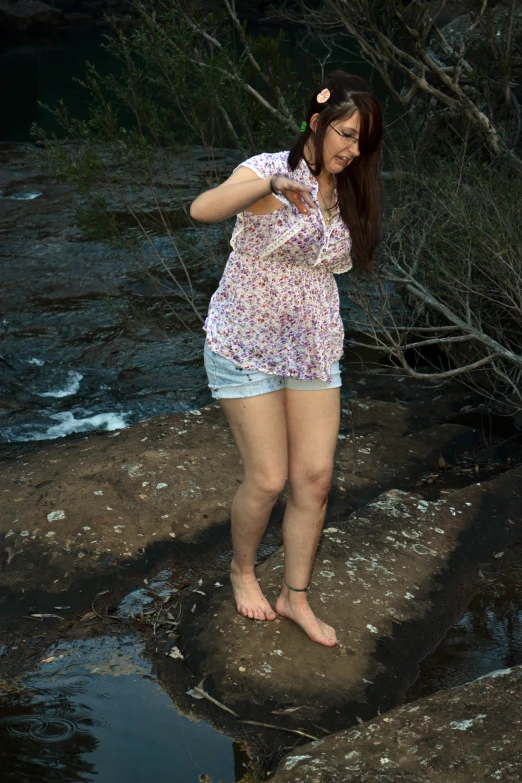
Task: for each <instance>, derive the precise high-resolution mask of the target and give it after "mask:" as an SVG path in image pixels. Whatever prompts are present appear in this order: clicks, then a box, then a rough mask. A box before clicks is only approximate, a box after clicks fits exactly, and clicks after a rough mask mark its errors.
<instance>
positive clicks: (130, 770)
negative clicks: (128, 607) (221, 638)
mask: <svg viewBox="0 0 522 783" xmlns="http://www.w3.org/2000/svg"><path fill="white" fill-rule="evenodd" d="M141 652H142V645H141V644H140V643H138V642H137V641H136V639H135V638H133V637H129V636H127V637H120V638H114V637H110V638H102V639H90V640H81V641H75V642H72V643H68V644H66V645H63V644H62V645H59V646H57V647H54V648H51V649H50V650H48V651H47V653H46V655H45V657H44V659H43V661H42V662H41V664H40V666H39V668H38V670H37V671H35V672H32V673H31V674H29V675H28V676H26V677H24V678H23V679H21V680H20V681H19V682H11V683H9V684H7V683H1V682H0V781H1V783H8V782H9V783H14V781H16V783H36V781H38V782H39V783H41V781H42V780H43V779H45V781H46V783H77V782H79V781H82V783H83V782H84V781H85V782H87V781H97V783H117V782H118V781H125V782H126V783H145V782H147V783H150V781H151V780H154V781H158V782H160V781H167V780H168V781H169V782H170V781H173V782H174V781H175V783H197V781H198V779H199V776H200V775H202V774H207V775H209V776H210V777H211V778H212V779H213V780H215V781H220V780H221V781H223V783H232V781H234V780H235V774H234V748H233V744H232V742H231V741H230V740H229V739H228V738H227V737H225V736H223V735H222V734H219V733H218V732H216V731H215V730H214V729H213V728H212V727H211V726H210V725H209V724H207V723H205V722H203V721H201V722H198V723H193V722H192V721H190V720H189V719H188V718H186V717H183V716H181V715H179V714H178V713H177V712H176V710H175V709H174V707H173V704H172V702H171V700H170V698H169V697H168V696H167V695H166V694H165V693H164V692H163V691H162V689H161V687H160V685H159V684H158V683H157V682H156V681H155V680H154V678H153V677H151V675H150V667H149V665H148V664H147V663H146V662H145V661H144V659H143V658H142V655H141Z"/></svg>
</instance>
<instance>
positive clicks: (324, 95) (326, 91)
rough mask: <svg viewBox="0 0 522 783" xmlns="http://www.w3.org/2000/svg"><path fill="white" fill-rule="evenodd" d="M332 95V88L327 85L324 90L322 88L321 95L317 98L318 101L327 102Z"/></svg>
mask: <svg viewBox="0 0 522 783" xmlns="http://www.w3.org/2000/svg"><path fill="white" fill-rule="evenodd" d="M329 97H330V90H329V89H328V88H327V87H325V88H324V90H321V92H320V93H319V95H318V96H317V98H316V101H317V103H326V101H327V100H328V98H329Z"/></svg>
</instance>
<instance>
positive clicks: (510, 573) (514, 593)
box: [406, 562, 522, 701]
mask: <svg viewBox="0 0 522 783" xmlns="http://www.w3.org/2000/svg"><path fill="white" fill-rule="evenodd" d="M479 579H480V584H481V586H482V587H481V590H480V592H478V593H477V594H476V595H475V597H474V598H473V600H472V601H471V603H470V605H469V607H468V609H467V611H466V612H465V613H464V615H463V616H462V617H461V618H460V620H459V621H458V622H457V623H456V624H455V625H454V626H453V627H452V628H450V630H449V631H448V633H447V634H446V636H445V637H444V639H443V640H442V642H441V643H440V644H439V646H438V647H437V649H436V650H435V651H434V652H433V653H431V654H430V655H428V656H427V657H426V658H425V659H424V660H423V661H422V663H421V665H420V672H419V677H418V679H417V681H416V682H415V683H414V684H413V685H412V686H411V687H410V688H409V690H408V692H407V694H406V701H413V700H415V699H419V698H421V697H423V696H428V695H430V694H432V693H434V692H435V691H438V690H442V689H445V688H454V687H456V686H458V685H462V684H464V683H465V682H471V681H472V680H476V679H477V678H478V677H481V676H482V675H484V674H488V673H489V672H492V671H495V670H497V669H506V668H509V667H511V666H516V665H519V664H522V563H521V562H515V563H513V564H512V565H510V566H509V567H507V568H506V569H505V570H504V571H503V572H499V573H497V572H493V571H489V570H488V569H487V567H486V566H484V567H483V568H482V570H481V571H480V574H479Z"/></svg>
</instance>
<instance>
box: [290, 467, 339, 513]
mask: <svg viewBox="0 0 522 783" xmlns="http://www.w3.org/2000/svg"><path fill="white" fill-rule="evenodd" d="M331 484H332V466H331V465H329V466H322V467H318V468H314V469H308V470H301V471H295V472H293V473H291V474H290V488H291V492H292V498H293V500H294V501H295V502H296V503H298V504H306V505H309V504H310V503H311V504H313V505H317V506H323V505H325V504H326V502H327V500H328V494H329V492H330V487H331Z"/></svg>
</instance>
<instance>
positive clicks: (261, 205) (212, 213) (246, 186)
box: [190, 166, 315, 223]
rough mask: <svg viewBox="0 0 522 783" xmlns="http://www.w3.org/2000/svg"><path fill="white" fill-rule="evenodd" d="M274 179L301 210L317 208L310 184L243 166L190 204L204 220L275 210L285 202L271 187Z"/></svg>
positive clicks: (198, 218) (284, 193)
mask: <svg viewBox="0 0 522 783" xmlns="http://www.w3.org/2000/svg"><path fill="white" fill-rule="evenodd" d="M271 179H272V183H273V185H274V188H275V189H276V190H277V191H279V192H281V193H283V195H285V196H286V198H287V199H288V200H289V201H292V202H293V203H294V204H296V206H297V208H298V209H299V211H300V212H302V213H303V214H307V213H308V212H309V211H310V209H309V208H311V209H315V204H314V203H313V201H312V199H311V198H310V190H309V188H308V187H307V186H306V185H303V184H302V183H300V182H297V181H296V180H292V179H289V178H288V177H284V176H280V175H276V176H274V177H272V178H270V177H263V178H260V177H258V175H257V174H256V173H255V171H252V170H251V169H249V168H247V167H246V166H240V167H239V168H238V169H237V170H236V171H234V173H233V174H232V175H231V176H230V177H229V178H228V179H227V180H226V181H225V182H223V183H222V184H221V185H218V187H217V188H212V189H211V190H206V191H205V192H204V193H201V195H199V196H198V197H197V198H196V199H195V200H194V201H193V202H192V204H191V205H190V216H191V217H192V218H194V220H199V221H200V222H202V223H217V222H219V221H220V220H226V219H227V218H229V217H232V216H233V215H237V214H238V212H243V210H244V209H248V208H252V209H251V211H252V212H253V213H254V214H268V213H270V212H274V211H275V210H276V209H279V207H280V206H281V202H280V201H279V200H278V199H277V198H276V197H275V196H274V195H273V193H272V191H271V189H270V181H271ZM307 205H308V206H307Z"/></svg>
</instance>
